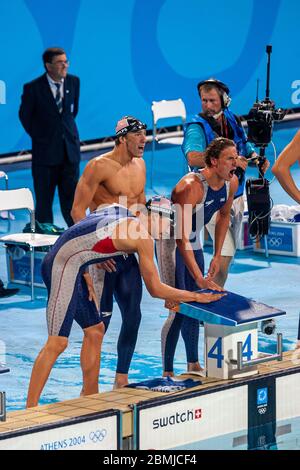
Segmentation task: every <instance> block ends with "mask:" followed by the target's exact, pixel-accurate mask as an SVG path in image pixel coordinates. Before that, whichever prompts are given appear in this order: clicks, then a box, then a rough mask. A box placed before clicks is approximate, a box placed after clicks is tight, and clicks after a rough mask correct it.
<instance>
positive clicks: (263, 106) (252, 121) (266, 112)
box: [246, 45, 286, 238]
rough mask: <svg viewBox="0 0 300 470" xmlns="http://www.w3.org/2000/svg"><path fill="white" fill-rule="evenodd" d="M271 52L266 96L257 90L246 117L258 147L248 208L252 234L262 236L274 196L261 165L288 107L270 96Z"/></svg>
mask: <svg viewBox="0 0 300 470" xmlns="http://www.w3.org/2000/svg"><path fill="white" fill-rule="evenodd" d="M266 52H267V55H268V62H267V85H266V97H265V99H264V100H262V101H259V100H258V90H257V96H256V102H255V103H254V104H253V106H252V108H251V110H250V111H249V114H248V117H247V123H248V140H249V141H250V142H252V143H253V144H254V145H255V147H259V155H258V157H257V160H258V171H259V175H258V178H257V179H248V180H247V181H246V195H247V202H248V212H249V232H250V235H251V236H253V237H257V238H261V237H262V236H265V235H267V234H268V232H269V228H270V219H271V217H270V214H271V198H270V191H269V184H270V183H269V181H268V180H267V179H266V178H264V175H263V173H262V166H263V164H264V162H265V159H266V157H265V150H266V147H267V146H268V145H269V143H270V142H271V140H272V133H273V125H274V121H281V120H282V119H283V118H284V116H285V114H286V111H284V110H283V109H281V108H278V109H275V103H274V101H272V100H271V99H270V58H271V52H272V46H270V45H268V46H267V47H266Z"/></svg>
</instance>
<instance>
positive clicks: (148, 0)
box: [0, 0, 300, 153]
mask: <svg viewBox="0 0 300 470" xmlns="http://www.w3.org/2000/svg"><path fill="white" fill-rule="evenodd" d="M209 5H211V4H209ZM209 5H208V2H207V1H205V0H187V1H185V2H183V1H182V0H126V2H124V0H122V1H121V0H112V1H111V2H107V1H104V0H51V1H50V0H11V1H8V0H0V22H1V27H0V43H1V52H2V54H1V65H0V126H1V127H0V128H1V139H0V153H6V152H12V151H17V150H21V149H26V148H30V140H29V138H28V136H26V134H25V133H24V131H23V129H22V127H21V125H20V123H19V121H18V108H19V104H20V96H21V93H22V86H23V84H24V83H25V82H27V81H30V80H31V79H33V78H35V77H37V76H38V75H40V74H42V73H43V66H42V63H41V54H42V52H43V50H44V49H45V48H46V47H48V46H51V45H60V46H62V47H64V48H65V49H66V51H67V54H68V56H69V58H70V61H71V65H70V73H74V74H77V75H79V77H80V79H81V101H80V113H79V116H78V125H79V130H80V136H81V140H87V139H93V138H98V137H103V136H106V135H112V134H113V133H114V125H115V122H116V120H117V119H118V118H119V117H120V116H122V115H124V114H135V115H137V116H138V117H140V118H141V119H143V120H145V121H146V122H147V123H148V125H149V126H150V127H151V111H150V107H151V101H152V100H159V99H163V98H165V99H173V98H178V97H181V98H182V99H183V100H184V101H185V103H186V106H187V109H188V111H189V112H191V113H194V112H196V111H198V110H199V109H200V105H199V100H198V96H197V90H196V84H197V82H198V81H199V80H200V79H204V78H207V77H209V76H214V77H216V78H218V79H220V80H223V81H224V82H225V83H227V84H228V85H229V87H230V89H231V95H232V97H233V102H232V109H233V110H234V111H235V112H237V113H246V112H248V110H249V109H250V107H251V105H252V103H253V101H254V99H255V93H256V80H257V78H259V79H260V98H263V97H264V95H265V79H266V53H265V46H266V44H272V45H273V54H272V62H271V97H272V98H273V99H274V100H275V102H276V104H277V106H282V107H286V108H291V107H296V106H299V103H300V72H299V67H298V55H299V54H298V37H297V31H298V30H297V28H298V24H297V23H298V21H299V16H300V3H299V2H298V0H263V1H261V0H244V1H243V2H241V1H240V0H227V1H226V2H225V1H224V0H215V1H214V3H213V5H214V6H213V7H212V6H209Z"/></svg>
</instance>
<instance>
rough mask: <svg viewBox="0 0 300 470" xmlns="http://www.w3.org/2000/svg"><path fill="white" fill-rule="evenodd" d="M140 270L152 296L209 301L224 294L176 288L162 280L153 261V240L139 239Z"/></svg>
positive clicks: (184, 300) (185, 300)
mask: <svg viewBox="0 0 300 470" xmlns="http://www.w3.org/2000/svg"><path fill="white" fill-rule="evenodd" d="M137 252H138V256H139V264H140V272H141V275H142V277H143V279H144V281H145V284H146V287H147V290H148V292H149V293H150V295H151V296H152V297H156V298H159V299H165V300H168V301H171V302H202V303H209V302H213V301H216V300H219V299H220V298H221V297H222V296H223V295H224V294H208V293H204V294H201V293H196V292H189V291H185V290H179V289H175V288H174V287H170V286H168V285H167V284H164V283H163V282H161V280H160V277H159V274H158V271H157V269H156V266H155V264H154V261H153V256H154V248H153V240H152V239H151V238H148V239H147V240H139V241H138V242H137Z"/></svg>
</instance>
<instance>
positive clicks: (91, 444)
mask: <svg viewBox="0 0 300 470" xmlns="http://www.w3.org/2000/svg"><path fill="white" fill-rule="evenodd" d="M117 436H118V423H117V415H114V416H110V417H105V418H99V417H97V418H95V420H90V421H80V422H78V423H75V424H70V425H66V426H62V427H58V428H52V429H46V430H42V429H41V430H40V431H38V432H33V433H30V434H23V435H20V436H17V437H12V438H10V437H7V438H4V439H1V435H0V450H26V449H28V450H85V449H94V450H100V449H102V450H115V449H117V448H118V438H117Z"/></svg>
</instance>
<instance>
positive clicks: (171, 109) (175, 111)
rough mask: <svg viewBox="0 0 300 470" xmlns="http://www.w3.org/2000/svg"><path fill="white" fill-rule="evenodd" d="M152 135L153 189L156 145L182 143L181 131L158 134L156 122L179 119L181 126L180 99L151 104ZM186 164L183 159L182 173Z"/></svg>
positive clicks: (182, 109)
mask: <svg viewBox="0 0 300 470" xmlns="http://www.w3.org/2000/svg"><path fill="white" fill-rule="evenodd" d="M151 109H152V117H153V135H152V161H151V188H153V163H154V154H155V145H156V144H168V145H181V144H182V142H183V136H182V135H183V133H182V131H179V132H175V133H172V134H171V135H170V133H167V134H166V133H163V134H159V133H158V132H157V122H158V121H160V120H163V119H170V118H181V124H184V123H185V121H186V109H185V104H184V102H183V101H182V99H181V98H179V99H177V100H162V101H153V102H152V107H151ZM187 168H188V167H187V163H186V161H185V159H184V173H186V171H187Z"/></svg>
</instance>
